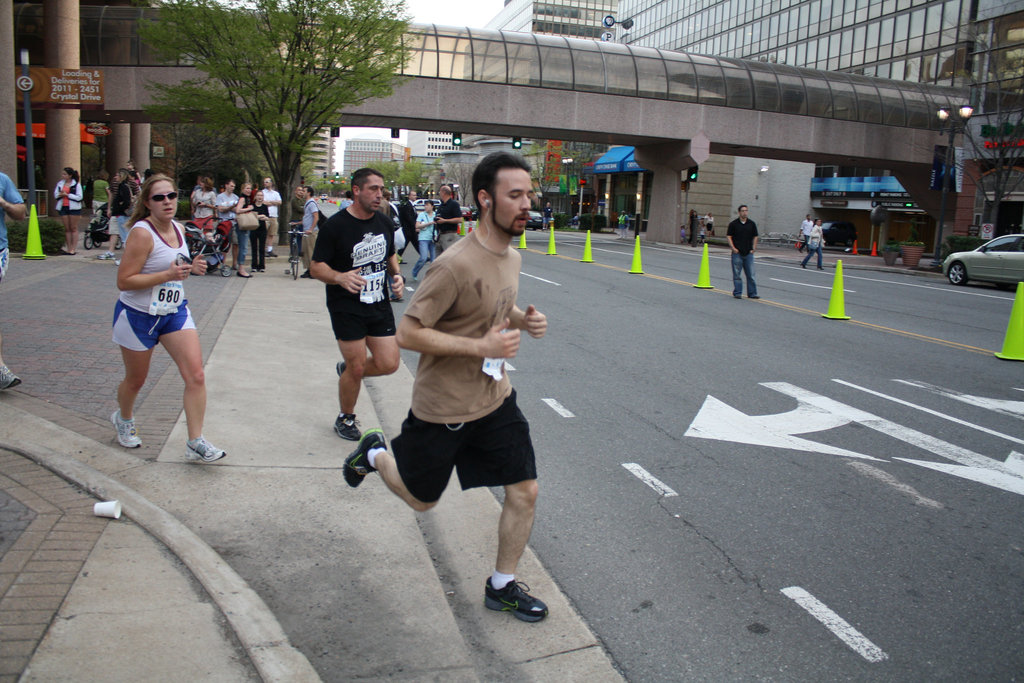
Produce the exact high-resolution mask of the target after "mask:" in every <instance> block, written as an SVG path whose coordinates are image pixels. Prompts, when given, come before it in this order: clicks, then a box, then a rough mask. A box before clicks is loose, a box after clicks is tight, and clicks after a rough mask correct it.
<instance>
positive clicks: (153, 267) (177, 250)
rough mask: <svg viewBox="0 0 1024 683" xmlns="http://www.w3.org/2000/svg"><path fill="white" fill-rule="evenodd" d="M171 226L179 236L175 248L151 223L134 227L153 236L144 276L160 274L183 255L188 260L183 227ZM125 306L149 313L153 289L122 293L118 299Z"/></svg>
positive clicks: (144, 265) (174, 224)
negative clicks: (151, 248)
mask: <svg viewBox="0 0 1024 683" xmlns="http://www.w3.org/2000/svg"><path fill="white" fill-rule="evenodd" d="M171 225H173V226H174V232H175V234H176V235H177V236H178V246H177V247H173V246H171V245H170V244H167V242H165V241H164V238H163V237H161V236H160V233H158V232H157V231H156V230H154V229H153V226H151V225H150V224H149V221H144V220H143V221H139V222H138V223H136V224H135V225H133V226H132V228H131V230H136V229H142V230H148V231H149V233H150V235H152V236H153V250H152V251H150V252H149V256H148V257H147V258H146V263H145V264H143V266H142V270H141V271H140V272H141V273H142V274H143V275H148V274H149V273H159V272H160V271H163V270H167V269H168V268H170V267H171V264H172V263H174V260H175V259H176V258H177V257H178V254H181V255H182V256H184V257H185V258H188V247H187V246H186V245H185V237H184V233H183V232H182V230H181V227H180V226H179V225H178V223H177V222H176V221H171ZM131 230H129V231H128V235H129V236H131ZM118 298H119V299H120V300H121V303H123V304H124V305H125V306H130V307H131V308H134V309H135V310H136V311H141V312H142V313H148V312H149V302H150V299H152V298H153V288H152V287H147V288H146V289H132V290H129V291H127V292H121V294H120V295H119V297H118Z"/></svg>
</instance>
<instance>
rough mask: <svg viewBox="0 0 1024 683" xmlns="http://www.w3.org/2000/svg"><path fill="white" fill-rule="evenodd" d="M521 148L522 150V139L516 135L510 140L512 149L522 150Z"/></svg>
mask: <svg viewBox="0 0 1024 683" xmlns="http://www.w3.org/2000/svg"><path fill="white" fill-rule="evenodd" d="M522 148H523V139H522V138H521V137H519V136H518V135H517V136H516V137H514V138H512V149H522Z"/></svg>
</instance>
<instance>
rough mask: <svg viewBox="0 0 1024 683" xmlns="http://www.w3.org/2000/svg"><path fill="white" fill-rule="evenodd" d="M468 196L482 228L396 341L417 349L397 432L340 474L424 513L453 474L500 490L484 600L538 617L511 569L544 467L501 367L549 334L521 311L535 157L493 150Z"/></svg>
mask: <svg viewBox="0 0 1024 683" xmlns="http://www.w3.org/2000/svg"><path fill="white" fill-rule="evenodd" d="M473 196H474V197H475V198H476V202H477V205H478V207H479V208H480V218H481V220H480V225H479V227H478V228H477V229H476V230H474V231H473V232H472V233H470V234H469V235H468V236H467V237H465V238H463V239H461V240H459V241H458V242H457V243H456V244H454V245H452V246H451V247H450V248H449V249H447V250H446V251H445V252H444V253H443V254H442V255H441V256H439V257H438V259H437V261H435V262H434V265H433V266H431V268H430V270H428V271H427V274H426V276H425V277H424V279H423V283H422V284H421V285H420V287H419V288H418V289H417V290H416V293H415V294H414V295H413V297H412V301H410V303H409V307H408V309H407V310H406V312H405V315H404V316H403V317H402V319H401V320H400V321H399V324H398V331H397V341H398V344H399V345H400V346H401V347H402V348H406V349H410V350H412V351H417V352H419V353H420V361H419V366H418V368H417V371H416V379H415V382H414V383H413V393H412V407H411V409H410V410H409V415H408V417H407V418H406V419H405V421H404V422H403V423H402V431H401V434H399V435H398V436H397V437H395V439H394V441H392V443H391V451H388V450H387V445H386V443H385V440H384V435H383V433H382V432H381V430H379V429H371V430H367V432H366V434H364V435H363V437H362V439H360V441H359V446H358V447H357V448H356V450H355V451H354V452H353V453H352V454H351V455H350V456H349V457H348V458H347V459H346V460H345V466H344V470H343V474H344V477H345V481H346V482H347V483H348V484H349V486H352V487H356V486H359V484H361V483H362V482H363V480H364V478H365V477H366V475H367V474H369V473H370V472H374V471H376V472H380V474H381V477H382V478H383V479H384V482H385V484H387V486H388V488H390V489H391V490H392V491H393V492H394V493H395V494H396V495H397V496H398V497H399V498H401V499H402V500H403V501H405V502H406V504H408V505H409V506H410V507H412V508H413V509H414V510H417V511H425V510H429V509H430V508H432V507H434V506H435V505H436V504H437V502H438V500H439V499H440V497H441V493H442V492H443V491H444V489H445V487H446V486H447V485H448V480H449V479H450V478H451V474H452V471H453V470H455V471H457V472H458V475H459V482H460V484H461V486H462V488H463V489H468V488H473V487H479V486H502V487H504V490H505V501H504V504H503V506H502V512H501V517H500V519H499V522H498V554H497V561H496V562H495V565H494V571H493V573H492V574H491V576H490V577H489V578H488V579H487V581H486V582H485V584H484V604H485V606H486V607H487V608H489V609H492V610H499V611H506V612H510V613H511V614H512V615H513V616H515V617H516V618H517V619H520V620H522V621H528V622H534V621H540V620H541V619H543V618H544V617H545V616H547V613H548V609H547V606H546V605H545V604H544V603H543V602H541V601H540V600H538V599H537V598H535V597H533V596H531V595H530V594H529V592H528V591H529V587H528V586H526V585H525V584H522V583H520V582H518V581H516V577H515V572H516V567H517V566H518V564H519V559H520V557H521V556H522V553H523V550H524V549H525V548H526V543H527V541H528V540H529V538H530V531H531V530H532V528H533V517H534V508H535V504H536V500H537V467H536V463H535V459H534V452H533V443H532V442H531V440H530V427H529V424H528V423H527V421H526V418H525V417H524V416H523V414H522V412H520V410H519V408H518V407H517V406H516V394H515V391H514V390H513V389H512V385H511V383H510V382H509V379H508V374H507V373H506V372H505V359H506V358H514V357H515V355H516V352H517V351H518V350H519V342H520V331H521V330H525V331H526V332H527V333H528V334H529V335H530V336H531V337H534V338H540V337H543V336H544V333H545V332H546V331H547V317H546V316H544V314H542V313H540V312H539V311H537V310H536V309H535V308H534V307H533V306H530V307H528V308H527V309H526V310H525V311H523V310H521V309H520V308H519V307H517V306H516V295H517V292H518V288H519V270H520V266H521V265H522V256H520V254H519V252H518V251H517V250H515V249H513V248H511V241H512V238H513V237H518V236H520V235H522V234H523V231H524V230H526V221H527V220H528V219H529V217H530V204H531V202H532V200H533V198H534V194H533V185H532V182H531V180H530V166H529V164H527V163H526V161H525V160H523V158H522V157H520V156H517V155H514V154H510V153H508V152H496V153H494V154H490V155H488V156H487V157H485V158H484V159H483V160H482V161H481V162H480V164H479V165H478V166H477V167H476V170H475V171H474V173H473Z"/></svg>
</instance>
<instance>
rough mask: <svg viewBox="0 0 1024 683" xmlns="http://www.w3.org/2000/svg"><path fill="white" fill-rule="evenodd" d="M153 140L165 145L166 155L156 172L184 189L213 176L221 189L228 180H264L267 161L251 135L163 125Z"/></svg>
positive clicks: (201, 126) (155, 163) (190, 125)
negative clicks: (263, 168) (199, 179)
mask: <svg viewBox="0 0 1024 683" xmlns="http://www.w3.org/2000/svg"><path fill="white" fill-rule="evenodd" d="M153 141H154V143H156V144H159V145H163V146H164V148H165V150H166V156H164V157H163V158H162V159H154V160H153V170H155V171H159V172H161V173H166V174H167V175H169V176H170V177H172V178H175V179H176V180H177V182H178V186H179V187H182V188H191V187H192V185H193V184H194V183H195V179H196V175H199V174H202V175H209V176H211V177H212V178H213V180H214V183H216V184H217V185H218V186H219V185H220V183H222V182H223V181H225V180H227V179H228V178H234V179H235V180H236V181H237V182H239V183H241V182H242V179H243V178H244V177H245V176H246V175H248V176H249V179H250V180H257V181H258V180H261V179H262V177H263V176H262V168H261V167H265V164H266V162H265V161H264V160H263V157H262V155H261V154H260V150H259V148H258V147H257V146H256V143H255V141H254V140H253V139H252V137H251V136H249V135H248V134H247V133H239V134H237V135H230V134H225V132H224V131H223V130H221V129H217V128H213V127H212V126H208V125H204V124H195V123H162V124H156V125H154V126H153Z"/></svg>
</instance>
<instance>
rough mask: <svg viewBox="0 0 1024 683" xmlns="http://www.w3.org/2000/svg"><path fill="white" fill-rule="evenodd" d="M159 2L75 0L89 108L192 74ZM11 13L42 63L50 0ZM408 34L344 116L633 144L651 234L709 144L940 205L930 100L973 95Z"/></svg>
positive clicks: (134, 109) (559, 40) (140, 100)
mask: <svg viewBox="0 0 1024 683" xmlns="http://www.w3.org/2000/svg"><path fill="white" fill-rule="evenodd" d="M153 11H154V10H152V9H143V8H137V7H108V6H93V5H81V6H80V8H79V12H80V27H81V30H80V55H81V66H82V67H101V68H102V69H103V70H104V88H105V92H104V105H105V106H104V109H103V110H102V111H97V112H95V113H94V114H91V116H90V118H93V119H94V120H101V121H102V120H105V121H107V122H109V123H111V124H114V125H115V126H117V125H118V124H128V123H148V122H149V121H150V119H149V117H148V114H147V113H146V111H145V107H146V105H147V104H148V103H149V102H150V101H151V100H150V95H149V90H148V88H147V86H148V85H149V84H151V83H154V82H163V83H173V82H180V81H181V80H184V79H187V78H194V77H195V76H196V75H197V74H196V70H195V69H194V68H193V67H191V66H189V65H186V64H179V65H173V64H166V63H162V62H160V61H158V60H157V59H156V58H155V57H154V56H153V53H152V50H150V49H149V47H148V46H146V45H144V44H143V43H142V42H141V40H140V39H139V36H138V30H137V23H138V21H139V20H140V18H141V17H142V16H143V14H144V13H148V12H153ZM14 19H15V22H14V23H15V34H16V37H17V43H18V44H17V47H19V48H22V47H24V48H29V50H30V52H31V53H32V56H33V62H34V63H38V62H39V61H40V60H41V58H42V55H43V52H44V38H43V37H44V36H45V35H46V32H45V31H44V28H45V27H44V26H42V22H43V19H44V15H43V10H42V5H41V4H39V3H24V4H21V3H19V4H18V5H17V6H16V7H15V12H14ZM406 36H407V37H406V40H407V45H408V47H409V51H410V55H409V60H408V63H407V64H406V65H405V66H404V68H403V70H402V75H404V76H406V77H407V78H405V79H404V80H403V81H402V82H400V83H399V84H398V85H397V86H396V87H395V89H394V91H393V92H392V93H391V94H390V95H389V96H387V97H381V98H376V99H371V100H367V101H365V102H362V103H361V104H359V105H358V106H354V107H350V108H347V109H345V110H344V111H342V112H339V114H338V119H337V123H338V124H340V125H345V126H373V127H378V128H406V129H410V130H430V131H449V132H458V133H481V134H488V135H499V136H504V135H507V136H510V137H511V136H520V137H525V138H533V139H539V140H544V139H547V140H579V141H587V142H595V143H605V144H609V145H631V146H634V147H635V148H636V152H635V161H636V163H637V164H638V165H640V166H641V167H642V168H645V169H647V170H648V171H650V172H651V175H652V178H653V180H652V181H651V192H652V201H651V214H650V220H649V223H648V235H652V236H653V237H652V239H664V240H666V241H672V240H674V239H675V236H676V235H677V234H678V226H679V225H680V222H679V221H680V212H681V201H680V192H679V181H680V172H681V171H682V170H683V169H686V168H688V167H690V166H693V165H695V164H699V163H703V161H704V160H705V159H707V158H708V155H709V154H723V155H732V156H745V157H754V158H760V159H780V160H790V161H801V162H807V163H829V164H834V165H840V166H867V167H871V168H888V169H890V170H891V171H892V173H893V174H894V175H895V176H896V177H897V178H898V179H899V181H900V183H901V184H902V185H903V187H904V188H906V189H907V191H908V192H909V193H910V194H911V196H913V197H914V199H915V200H916V201H917V202H918V204H919V205H921V206H922V207H925V208H926V210H928V211H929V212H933V209H937V208H938V206H937V200H936V199H935V195H936V194H937V193H935V192H932V191H930V190H929V178H930V172H931V164H932V160H933V155H934V146H935V145H936V144H944V141H945V136H944V135H941V134H940V130H941V122H940V121H939V119H938V117H937V116H936V113H937V111H938V110H939V109H940V108H957V107H959V106H961V105H962V104H965V103H967V102H968V92H967V90H966V89H959V88H951V87H947V86H936V85H928V84H919V83H911V82H908V81H891V80H883V79H878V78H869V77H864V76H857V75H853V74H846V73H839V72H834V71H815V70H812V69H802V68H795V67H791V66H786V65H780V64H768V63H762V62H754V61H744V60H738V59H728V58H724V57H711V56H705V55H694V54H688V53H683V52H671V51H667V50H657V49H653V48H646V47H636V46H631V45H623V44H619V43H605V42H597V41H592V40H584V39H576V38H564V37H560V36H546V35H536V34H532V33H519V32H508V31H496V30H489V29H475V28H463V27H444V26H437V25H433V24H428V25H413V26H411V27H410V28H409V30H408V33H407V34H406ZM336 125H337V124H336ZM115 133H116V131H115ZM146 135H148V132H147V133H146Z"/></svg>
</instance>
